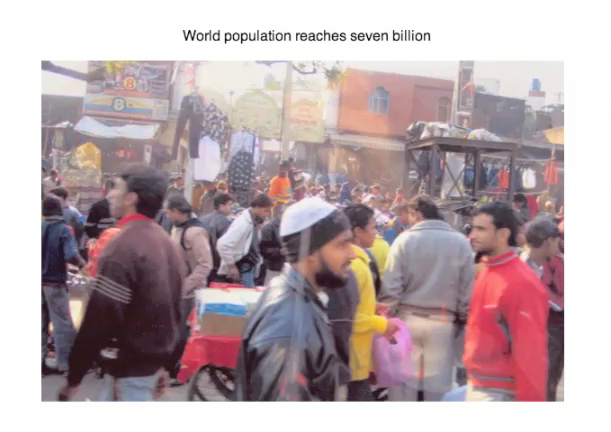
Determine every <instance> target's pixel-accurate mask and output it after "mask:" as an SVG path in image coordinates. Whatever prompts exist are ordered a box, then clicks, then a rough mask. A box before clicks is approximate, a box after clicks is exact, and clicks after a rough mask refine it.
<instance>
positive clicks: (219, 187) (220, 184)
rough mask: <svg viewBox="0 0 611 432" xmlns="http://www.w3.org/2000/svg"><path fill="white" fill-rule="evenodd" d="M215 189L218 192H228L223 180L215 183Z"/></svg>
mask: <svg viewBox="0 0 611 432" xmlns="http://www.w3.org/2000/svg"><path fill="white" fill-rule="evenodd" d="M216 189H217V190H218V191H219V192H220V193H225V194H226V193H229V188H228V187H227V182H226V181H225V180H221V181H219V182H218V183H217V184H216Z"/></svg>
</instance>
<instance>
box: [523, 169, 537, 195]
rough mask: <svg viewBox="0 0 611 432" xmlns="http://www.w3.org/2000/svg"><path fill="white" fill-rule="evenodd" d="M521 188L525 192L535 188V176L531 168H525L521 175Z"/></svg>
mask: <svg viewBox="0 0 611 432" xmlns="http://www.w3.org/2000/svg"><path fill="white" fill-rule="evenodd" d="M522 186H523V187H524V189H527V190H528V189H534V188H536V187H537V176H536V174H535V171H534V170H533V169H532V168H526V169H525V170H524V172H523V173H522Z"/></svg>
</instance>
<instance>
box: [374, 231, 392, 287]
mask: <svg viewBox="0 0 611 432" xmlns="http://www.w3.org/2000/svg"><path fill="white" fill-rule="evenodd" d="M369 251H370V252H371V254H372V255H373V257H374V258H375V261H376V264H377V265H378V269H379V270H380V277H381V278H382V279H383V278H384V269H385V268H386V261H387V260H388V252H390V246H388V243H386V240H384V239H383V238H382V237H380V236H377V237H376V239H375V240H374V241H373V246H371V247H370V248H369Z"/></svg>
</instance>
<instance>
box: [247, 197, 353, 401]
mask: <svg viewBox="0 0 611 432" xmlns="http://www.w3.org/2000/svg"><path fill="white" fill-rule="evenodd" d="M280 237H281V240H282V244H283V247H284V249H285V254H286V260H287V265H285V267H284V269H283V272H282V274H281V275H280V276H278V277H277V278H275V279H273V280H272V281H271V282H270V285H269V286H268V287H267V288H266V290H265V292H264V293H263V295H262V298H261V299H260V300H259V302H258V304H257V307H256V309H255V310H254V311H253V313H252V315H251V317H250V319H249V321H248V324H247V326H246V329H245V331H244V336H243V339H242V345H241V348H240V354H239V358H238V366H237V373H236V393H235V395H236V400H239V401H247V400H257V401H262V400H265V401H269V400H345V397H346V388H345V387H344V386H341V380H340V375H342V374H343V373H345V371H344V370H343V368H346V366H345V364H344V363H343V362H342V361H341V359H340V358H339V356H338V354H337V351H336V349H335V343H334V338H333V333H332V331H331V326H330V323H329V319H328V317H327V311H326V305H327V301H328V297H327V295H326V294H325V293H324V291H323V289H339V288H343V287H344V286H345V284H346V282H347V280H348V275H349V268H350V262H351V261H352V259H353V258H355V254H354V250H353V248H352V246H351V240H352V232H351V229H350V222H349V221H348V219H347V218H346V216H345V215H344V214H343V213H342V212H341V211H339V210H338V209H336V208H335V207H334V206H333V205H331V204H329V203H327V202H325V201H324V200H322V199H320V198H306V199H303V200H301V201H299V202H298V203H296V204H293V205H292V206H291V207H289V208H288V209H287V210H286V212H285V213H284V215H283V217H282V221H281V222H280Z"/></svg>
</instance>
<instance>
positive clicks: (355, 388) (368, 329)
mask: <svg viewBox="0 0 611 432" xmlns="http://www.w3.org/2000/svg"><path fill="white" fill-rule="evenodd" d="M344 213H345V214H346V216H348V219H349V220H350V225H351V227H352V234H353V245H352V247H353V248H354V252H355V253H356V258H355V259H354V260H352V263H351V265H350V266H351V269H352V271H353V272H354V275H355V276H356V280H357V285H358V290H359V304H358V306H357V308H356V315H355V318H354V325H353V327H352V336H351V338H350V372H351V375H352V376H351V379H352V380H351V382H350V383H349V384H348V400H350V401H372V400H373V395H372V393H371V388H370V386H369V380H368V379H369V373H370V371H371V367H372V364H371V359H372V346H373V334H374V333H377V334H381V335H385V336H386V337H388V338H390V337H392V335H393V334H394V333H395V332H396V331H397V330H398V327H397V326H396V324H394V323H393V322H391V321H389V320H388V319H386V318H385V317H383V316H381V315H377V314H376V309H377V307H376V294H375V288H374V283H373V276H372V274H371V269H370V267H369V264H370V258H369V256H368V255H367V252H365V249H367V248H370V247H371V246H372V245H373V243H374V240H375V238H376V236H377V231H376V221H375V219H374V214H373V210H371V209H370V208H369V207H367V206H366V205H363V204H354V205H350V206H348V207H346V209H344Z"/></svg>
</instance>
